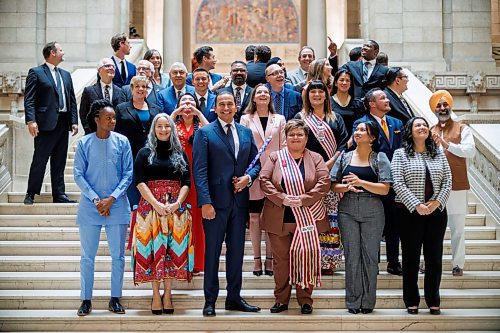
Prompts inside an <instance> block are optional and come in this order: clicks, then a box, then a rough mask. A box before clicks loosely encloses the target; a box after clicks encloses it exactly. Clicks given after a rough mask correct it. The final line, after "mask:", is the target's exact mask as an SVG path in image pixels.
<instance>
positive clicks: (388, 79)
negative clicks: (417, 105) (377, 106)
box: [384, 67, 415, 125]
mask: <svg viewBox="0 0 500 333" xmlns="http://www.w3.org/2000/svg"><path fill="white" fill-rule="evenodd" d="M385 83H386V84H387V88H385V89H384V92H385V94H386V95H387V98H388V99H389V103H390V106H391V111H389V114H388V115H389V116H391V117H394V118H397V119H399V120H401V121H402V122H403V125H405V124H406V123H407V122H408V120H410V119H411V118H413V117H414V116H415V114H414V113H413V110H412V109H411V107H410V104H408V102H407V101H406V99H405V98H404V97H403V93H404V92H405V91H406V90H407V89H408V74H406V73H405V72H404V71H403V69H402V68H401V67H391V68H389V70H388V71H387V73H386V74H385Z"/></svg>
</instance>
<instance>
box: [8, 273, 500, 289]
mask: <svg viewBox="0 0 500 333" xmlns="http://www.w3.org/2000/svg"><path fill="white" fill-rule="evenodd" d="M110 276H111V273H110V272H95V275H94V277H95V280H94V290H109V288H110V285H111V279H110ZM225 277H226V275H225V273H224V272H220V273H219V281H220V288H221V290H222V289H225V288H226V279H225ZM321 281H322V287H320V288H318V289H344V288H345V272H344V271H336V272H335V274H334V275H333V276H322V278H321ZM423 282H424V275H423V274H419V286H420V288H423ZM402 284H403V282H402V278H401V277H400V276H395V275H391V274H388V273H387V272H385V271H380V274H379V275H378V282H377V288H378V289H402ZM79 288H80V273H79V272H0V290H9V289H10V290H23V289H24V290H71V289H76V290H78V289H79ZM123 288H124V290H136V289H141V290H150V289H151V285H150V284H148V283H144V284H140V285H137V286H134V281H133V279H132V272H125V275H124V281H123ZM173 288H174V289H176V290H180V289H189V290H193V289H194V290H196V289H198V290H202V289H203V274H200V275H197V276H194V277H193V280H192V281H191V283H186V282H183V281H177V280H174V281H173ZM273 288H274V279H273V278H272V277H268V276H265V275H262V276H255V275H253V274H252V272H243V287H242V289H273ZM441 288H442V289H459V288H466V289H500V271H465V272H464V275H463V276H460V277H458V276H453V275H452V274H450V272H444V273H443V276H442V280H441Z"/></svg>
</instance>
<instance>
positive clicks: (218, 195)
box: [193, 120, 260, 209]
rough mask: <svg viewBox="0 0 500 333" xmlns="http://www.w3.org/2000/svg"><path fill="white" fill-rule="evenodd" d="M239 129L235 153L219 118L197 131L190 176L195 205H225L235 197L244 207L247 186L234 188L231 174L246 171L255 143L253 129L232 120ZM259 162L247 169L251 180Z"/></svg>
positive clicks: (221, 207)
mask: <svg viewBox="0 0 500 333" xmlns="http://www.w3.org/2000/svg"><path fill="white" fill-rule="evenodd" d="M234 124H235V127H236V131H237V132H238V139H239V141H240V146H239V150H238V157H237V158H235V156H234V152H233V150H232V149H231V148H230V145H229V142H228V141H227V137H226V133H225V132H224V130H223V128H222V126H221V123H220V121H219V120H216V121H214V122H212V123H210V124H208V125H206V126H203V127H202V128H200V129H199V130H197V131H196V134H195V136H194V143H193V177H194V182H195V184H196V192H197V195H198V206H199V207H201V206H203V205H205V204H212V206H214V208H216V209H226V208H228V207H230V206H231V205H232V204H233V202H234V201H233V200H235V201H236V205H237V206H238V207H242V208H247V207H248V200H249V190H248V188H246V189H244V190H243V191H241V192H238V193H234V191H233V176H236V177H240V176H243V175H244V174H245V171H246V169H247V167H248V166H249V165H250V163H251V162H252V160H253V159H254V157H255V155H257V147H256V146H255V142H254V139H253V136H252V131H251V130H250V129H248V128H245V127H243V126H242V125H240V124H238V123H236V122H235V123H234ZM259 171H260V162H259V161H257V163H256V164H255V166H254V167H253V168H252V169H251V170H250V171H249V173H248V175H250V177H251V178H252V181H255V179H257V176H258V175H259Z"/></svg>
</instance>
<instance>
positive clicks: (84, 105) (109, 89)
mask: <svg viewBox="0 0 500 333" xmlns="http://www.w3.org/2000/svg"><path fill="white" fill-rule="evenodd" d="M97 73H98V74H99V77H100V79H99V80H97V82H96V83H95V84H93V85H91V86H88V87H85V88H83V93H82V99H81V102H80V112H79V114H80V122H81V124H82V127H83V130H84V131H85V134H89V133H90V132H91V130H90V128H89V126H88V124H87V114H88V113H89V111H90V106H91V105H92V103H93V102H94V101H96V100H98V99H103V98H104V99H107V100H108V101H110V102H111V104H113V107H115V108H116V106H117V105H118V104H119V103H121V102H122V100H123V99H124V97H123V91H122V89H120V87H118V86H117V85H115V84H113V83H112V81H113V78H114V77H115V64H114V63H113V60H111V58H102V59H101V61H99V63H98V64H97Z"/></svg>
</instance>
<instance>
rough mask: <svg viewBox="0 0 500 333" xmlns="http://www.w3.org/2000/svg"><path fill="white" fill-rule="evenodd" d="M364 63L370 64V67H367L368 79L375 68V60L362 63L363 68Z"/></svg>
mask: <svg viewBox="0 0 500 333" xmlns="http://www.w3.org/2000/svg"><path fill="white" fill-rule="evenodd" d="M365 62H369V63H370V66H368V78H370V76H372V73H373V69H374V68H375V64H376V59H373V60H369V61H363V66H364V63H365Z"/></svg>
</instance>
